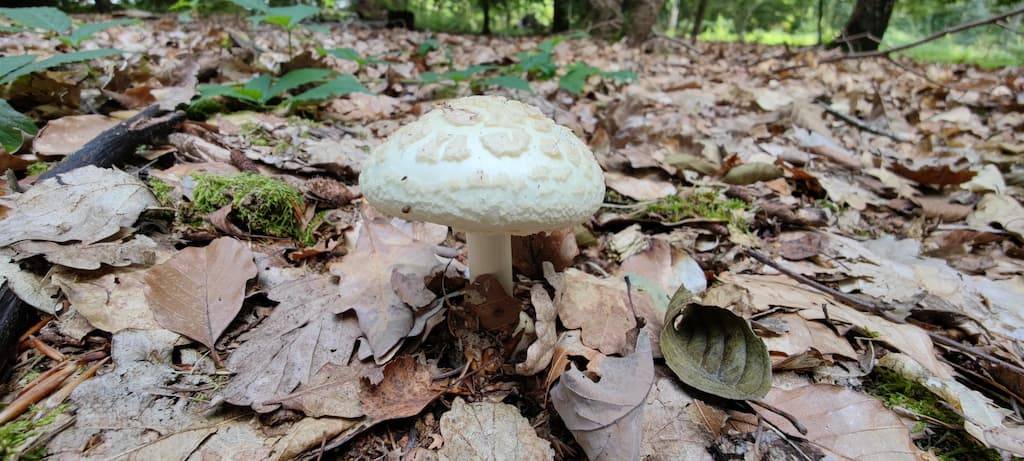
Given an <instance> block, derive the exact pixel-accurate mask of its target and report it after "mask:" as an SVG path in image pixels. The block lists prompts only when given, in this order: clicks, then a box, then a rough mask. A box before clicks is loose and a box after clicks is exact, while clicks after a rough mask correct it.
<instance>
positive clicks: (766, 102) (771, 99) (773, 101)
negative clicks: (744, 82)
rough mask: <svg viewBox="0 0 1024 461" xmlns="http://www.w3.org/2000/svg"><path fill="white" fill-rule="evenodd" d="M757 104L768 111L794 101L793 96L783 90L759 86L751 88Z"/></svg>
mask: <svg viewBox="0 0 1024 461" xmlns="http://www.w3.org/2000/svg"><path fill="white" fill-rule="evenodd" d="M749 91H750V93H751V94H752V95H753V96H754V102H756V103H757V106H758V107H760V108H762V109H764V110H766V111H769V112H771V111H775V110H779V109H781V108H783V107H786V106H788V105H790V104H792V103H793V98H792V97H790V96H789V95H788V94H786V93H785V92H783V91H776V90H771V89H768V88H765V87H757V88H752V89H750V90H749Z"/></svg>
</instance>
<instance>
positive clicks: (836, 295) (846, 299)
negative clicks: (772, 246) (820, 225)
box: [746, 249, 1024, 374]
mask: <svg viewBox="0 0 1024 461" xmlns="http://www.w3.org/2000/svg"><path fill="white" fill-rule="evenodd" d="M746 253H747V255H749V256H750V257H751V258H754V259H756V260H757V261H758V262H760V263H762V264H765V265H767V266H771V267H772V268H773V269H775V270H777V271H779V272H780V273H782V274H783V275H786V276H788V277H789V278H792V279H793V280H796V281H797V282H800V283H802V284H804V285H807V286H810V287H811V288H814V289H816V290H818V291H821V292H823V293H825V294H827V295H829V296H831V297H832V298H833V299H835V300H836V301H839V302H842V303H843V304H846V305H848V306H850V307H852V308H854V309H857V310H859V311H861V312H867V313H869V314H874V315H878V316H880V317H882V318H884V319H886V320H888V321H890V322H894V323H907V322H906V321H904V320H903V319H898V318H895V317H893V316H891V315H889V311H892V310H893V309H891V308H887V307H884V306H879V305H876V304H872V303H868V302H865V301H861V300H859V299H857V298H855V297H853V296H850V295H848V294H846V293H843V292H841V291H839V290H836V289H834V288H831V287H829V286H827V285H824V284H822V283H821V282H818V281H816V280H812V279H810V278H808V277H806V276H804V275H802V274H798V273H796V272H793V271H791V270H789V269H787V268H785V267H782V266H781V265H779V264H778V263H776V262H775V261H772V259H771V258H769V257H767V256H765V255H764V254H762V253H760V252H758V251H756V250H752V249H747V250H746ZM927 333H928V336H929V337H930V338H931V339H932V341H934V342H936V343H938V344H941V345H943V346H946V347H948V348H950V349H956V350H958V351H960V352H963V353H965V354H968V355H973V356H975V357H978V358H982V359H985V360H986V361H988V362H991V363H994V364H998V365H1002V366H1004V367H1006V368H1007V369H1009V370H1011V371H1013V372H1014V373H1018V374H1024V368H1021V367H1020V366H1018V365H1016V364H1013V363H1010V362H1008V361H1006V360H1003V359H1001V358H999V357H996V356H994V355H991V354H989V353H987V352H985V351H982V350H981V349H979V348H976V347H973V346H968V345H966V344H961V343H959V342H957V341H953V340H952V339H949V338H947V337H945V336H942V335H940V334H938V333H935V332H931V331H928V332H927Z"/></svg>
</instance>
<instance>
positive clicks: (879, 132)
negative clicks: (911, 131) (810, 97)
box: [818, 102, 911, 142]
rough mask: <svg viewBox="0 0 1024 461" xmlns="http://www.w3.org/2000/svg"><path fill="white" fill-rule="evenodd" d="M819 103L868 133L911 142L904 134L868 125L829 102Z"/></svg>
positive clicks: (827, 110) (826, 110)
mask: <svg viewBox="0 0 1024 461" xmlns="http://www.w3.org/2000/svg"><path fill="white" fill-rule="evenodd" d="M818 105H819V106H821V107H822V108H823V109H825V112H828V113H830V114H832V115H834V116H835V117H836V118H838V119H839V120H842V121H844V122H846V123H849V124H850V125H853V126H855V127H857V128H860V129H862V130H864V131H867V132H868V133H874V134H877V135H879V136H885V137H887V138H889V139H892V140H894V141H899V142H910V141H911V140H909V139H906V138H904V137H902V136H898V135H896V134H893V133H889V132H888V131H885V130H880V129H878V128H875V127H872V126H871V125H868V124H867V123H866V122H864V121H863V120H861V119H859V118H857V117H854V116H852V115H847V114H844V113H842V112H839V111H838V110H835V109H833V108H832V107H830V106H829V105H828V104H824V103H821V102H819V103H818Z"/></svg>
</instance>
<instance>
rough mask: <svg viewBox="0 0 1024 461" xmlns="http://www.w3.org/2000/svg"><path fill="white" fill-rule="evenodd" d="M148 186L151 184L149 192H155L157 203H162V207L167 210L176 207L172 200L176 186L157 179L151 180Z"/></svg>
mask: <svg viewBox="0 0 1024 461" xmlns="http://www.w3.org/2000/svg"><path fill="white" fill-rule="evenodd" d="M147 184H149V190H150V191H151V192H153V196H154V197H156V201H158V202H160V206H162V207H166V208H171V207H173V206H174V199H173V198H171V191H173V190H174V186H171V185H170V184H167V183H166V182H163V181H161V180H159V179H157V178H149V181H147Z"/></svg>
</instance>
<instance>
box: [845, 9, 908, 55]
mask: <svg viewBox="0 0 1024 461" xmlns="http://www.w3.org/2000/svg"><path fill="white" fill-rule="evenodd" d="M894 6H896V0H857V4H856V5H855V6H854V7H853V13H851V14H850V19H849V20H848V21H847V22H846V26H845V27H843V32H842V34H841V35H840V36H839V37H836V39H835V40H833V41H832V43H830V44H829V48H836V47H840V46H841V47H844V48H846V49H847V50H849V51H854V52H860V51H875V50H877V49H878V45H880V44H881V43H882V37H883V36H884V35H885V29H886V28H887V27H889V18H890V17H891V16H892V10H893V7H894Z"/></svg>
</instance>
